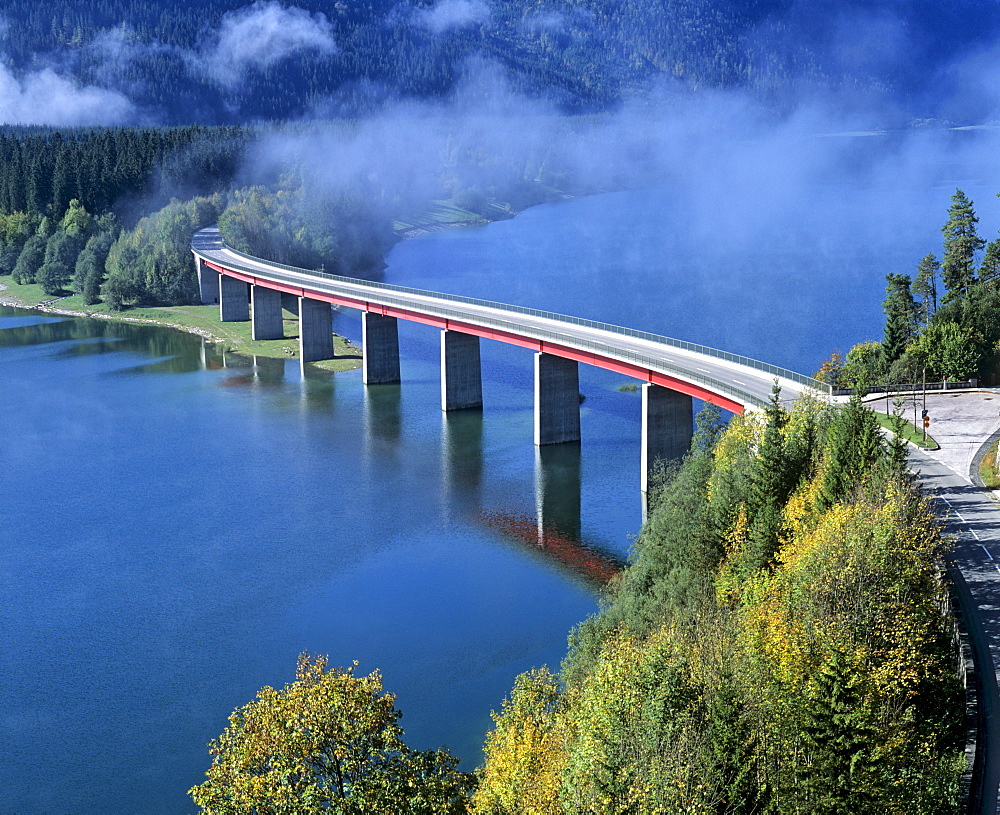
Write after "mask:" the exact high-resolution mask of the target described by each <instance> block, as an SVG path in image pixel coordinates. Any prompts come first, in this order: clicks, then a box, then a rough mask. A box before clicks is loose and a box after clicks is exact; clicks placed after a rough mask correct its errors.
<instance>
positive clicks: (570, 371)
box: [535, 353, 580, 445]
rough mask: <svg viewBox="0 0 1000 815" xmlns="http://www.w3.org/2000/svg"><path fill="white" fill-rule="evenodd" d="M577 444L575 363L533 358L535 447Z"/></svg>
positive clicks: (540, 355)
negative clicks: (568, 443) (575, 442)
mask: <svg viewBox="0 0 1000 815" xmlns="http://www.w3.org/2000/svg"><path fill="white" fill-rule="evenodd" d="M567 441H580V370H579V365H578V363H577V362H576V360H572V359H563V358H562V357H557V356H553V355H552V354H545V353H538V354H535V444H536V445H543V444H560V443H562V442H567Z"/></svg>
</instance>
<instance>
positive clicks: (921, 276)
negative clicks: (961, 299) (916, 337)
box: [911, 253, 941, 323]
mask: <svg viewBox="0 0 1000 815" xmlns="http://www.w3.org/2000/svg"><path fill="white" fill-rule="evenodd" d="M940 271H941V264H940V263H939V262H938V259H937V258H936V257H935V256H934V254H933V253H931V254H928V255H925V256H924V257H923V258H922V259H921V261H920V263H919V265H918V266H917V276H916V277H915V278H914V279H913V286H912V289H911V290H912V292H913V294H914V295H915V296H916V297H918V298H919V306H920V321H921V322H922V323H926V322H928V321H929V320H930V318H931V317H933V316H934V312H935V311H937V279H938V273H939V272H940Z"/></svg>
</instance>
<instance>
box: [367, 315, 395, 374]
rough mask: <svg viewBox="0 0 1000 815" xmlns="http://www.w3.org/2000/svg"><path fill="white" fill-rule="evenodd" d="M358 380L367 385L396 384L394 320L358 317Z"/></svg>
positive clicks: (381, 317) (389, 318)
mask: <svg viewBox="0 0 1000 815" xmlns="http://www.w3.org/2000/svg"><path fill="white" fill-rule="evenodd" d="M361 354H362V357H363V358H362V365H361V367H362V371H361V380H362V381H363V382H364V383H365V384H366V385H386V384H390V383H395V382H399V328H398V327H397V325H396V318H395V317H385V316H383V315H382V314H376V313H375V312H372V311H365V312H363V313H362V315H361Z"/></svg>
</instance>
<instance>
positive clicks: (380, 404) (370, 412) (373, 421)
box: [362, 385, 403, 442]
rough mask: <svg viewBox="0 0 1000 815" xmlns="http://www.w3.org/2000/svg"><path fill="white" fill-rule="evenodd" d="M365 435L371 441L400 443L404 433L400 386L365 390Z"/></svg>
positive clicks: (385, 386) (374, 386)
mask: <svg viewBox="0 0 1000 815" xmlns="http://www.w3.org/2000/svg"><path fill="white" fill-rule="evenodd" d="M362 390H363V393H364V416H365V433H366V435H367V436H368V438H369V439H378V440H380V441H387V442H398V441H399V438H400V436H401V435H402V432H403V414H402V410H401V397H402V387H401V386H400V385H368V386H367V387H365V388H363V389H362Z"/></svg>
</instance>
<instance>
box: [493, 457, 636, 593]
mask: <svg viewBox="0 0 1000 815" xmlns="http://www.w3.org/2000/svg"><path fill="white" fill-rule="evenodd" d="M581 482H582V468H581V456H580V445H579V444H578V443H568V444H552V445H545V446H542V447H536V448H535V517H534V518H533V519H532V518H529V517H527V516H524V515H520V514H516V513H508V512H484V513H483V514H482V519H483V521H484V522H485V523H486V525H487V526H490V527H492V528H494V529H497V530H500V531H501V532H503V533H504V535H505V536H507V537H508V538H509V539H511V540H514V541H517V542H518V543H521V544H523V545H524V546H525V547H526V548H527V550H528V551H530V552H531V553H532V554H534V555H535V556H538V557H540V558H542V559H543V560H545V561H546V562H547V563H548V564H550V565H552V564H554V565H556V566H557V567H559V568H560V569H561V570H563V571H564V572H566V573H568V574H570V575H572V576H573V577H574V578H577V579H582V580H583V581H584V582H585V583H586V584H587V585H589V586H591V587H596V588H599V587H601V586H604V585H606V584H607V583H608V582H609V581H610V580H611V578H612V577H614V576H615V575H616V574H617V573H618V572H620V571H621V570H622V569H623V568H624V566H625V562H624V561H623V560H622V558H620V557H619V556H618V555H616V554H614V553H612V552H610V551H607V550H606V549H605V548H604V547H602V546H601V545H600V544H597V543H595V542H592V541H585V540H584V537H583V529H582V523H581V520H580V508H581V507H580V504H581V501H580V494H581Z"/></svg>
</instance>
